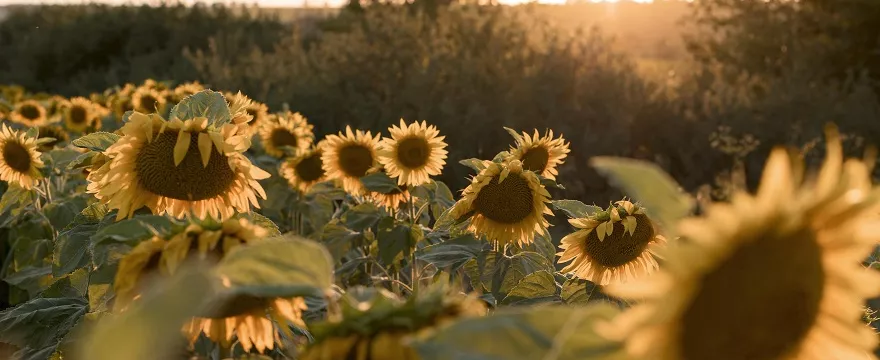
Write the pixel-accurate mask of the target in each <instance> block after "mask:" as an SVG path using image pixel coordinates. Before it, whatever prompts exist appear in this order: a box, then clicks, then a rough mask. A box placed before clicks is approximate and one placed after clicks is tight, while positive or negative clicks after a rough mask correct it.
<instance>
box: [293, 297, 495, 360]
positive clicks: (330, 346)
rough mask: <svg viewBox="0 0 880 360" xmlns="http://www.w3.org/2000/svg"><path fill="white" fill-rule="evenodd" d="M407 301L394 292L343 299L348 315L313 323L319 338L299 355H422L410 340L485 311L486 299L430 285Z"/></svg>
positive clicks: (318, 359) (320, 359)
mask: <svg viewBox="0 0 880 360" xmlns="http://www.w3.org/2000/svg"><path fill="white" fill-rule="evenodd" d="M430 290H431V291H426V292H425V293H420V294H418V295H415V296H412V297H410V298H409V299H407V301H406V302H402V301H400V300H398V299H396V298H395V297H394V295H393V294H390V293H384V292H381V291H380V292H378V293H376V294H375V296H374V297H373V299H371V300H369V301H365V302H354V303H343V306H345V307H348V308H349V309H348V311H345V313H346V314H347V317H346V318H345V319H341V321H330V322H327V323H324V324H317V325H315V326H313V327H312V330H313V332H312V333H313V334H314V335H315V342H313V343H312V344H311V345H310V346H309V347H307V348H306V350H305V352H304V353H303V354H302V356H301V357H300V359H303V360H335V359H381V360H392V359H394V360H397V359H407V360H418V359H419V356H418V354H417V353H416V351H415V350H414V349H413V348H412V347H410V345H409V344H407V339H408V338H409V337H411V336H413V335H415V334H417V333H420V332H430V331H433V330H435V329H437V328H441V327H443V326H446V325H448V324H449V323H451V322H454V321H456V320H460V319H463V318H468V317H477V316H483V315H485V314H486V306H485V305H484V303H483V302H482V301H481V300H479V299H477V298H476V297H473V296H467V297H466V296H461V295H454V294H449V293H448V292H443V291H436V290H435V289H430Z"/></svg>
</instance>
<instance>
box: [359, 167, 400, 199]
mask: <svg viewBox="0 0 880 360" xmlns="http://www.w3.org/2000/svg"><path fill="white" fill-rule="evenodd" d="M361 182H362V183H363V184H364V187H366V188H367V190H370V191H374V192H378V193H382V194H390V193H392V192H394V191H395V190H398V188H397V182H396V181H394V179H392V178H390V177H389V176H388V174H386V173H385V172H384V171H379V172H375V173H372V174H370V175H367V176H364V177H362V178H361Z"/></svg>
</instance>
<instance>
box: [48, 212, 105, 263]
mask: <svg viewBox="0 0 880 360" xmlns="http://www.w3.org/2000/svg"><path fill="white" fill-rule="evenodd" d="M107 212H108V210H107V206H106V205H104V204H101V203H94V204H92V205H89V206H88V207H86V208H85V209H83V210H82V211H81V212H80V213H79V214H78V215H76V216H75V217H74V218H73V221H71V222H70V224H68V225H67V227H66V228H64V230H62V231H61V233H60V234H58V238H57V239H56V240H55V246H54V251H53V255H52V274H53V275H54V276H56V277H61V276H64V275H66V274H69V273H71V272H73V271H74V270H76V269H78V268H81V267H84V266H86V265H87V264H88V262H89V258H88V256H86V254H87V253H88V250H89V245H90V244H91V240H90V239H91V237H92V235H93V234H94V233H95V232H96V231H98V228H99V227H100V224H101V221H102V220H103V219H104V217H105V216H106V215H107Z"/></svg>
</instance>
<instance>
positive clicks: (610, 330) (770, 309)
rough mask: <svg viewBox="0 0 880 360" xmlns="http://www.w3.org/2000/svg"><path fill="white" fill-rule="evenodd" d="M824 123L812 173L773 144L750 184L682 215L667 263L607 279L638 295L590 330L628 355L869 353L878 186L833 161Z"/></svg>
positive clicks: (879, 283)
mask: <svg viewBox="0 0 880 360" xmlns="http://www.w3.org/2000/svg"><path fill="white" fill-rule="evenodd" d="M827 134H828V135H827V137H828V144H827V145H828V152H827V155H826V158H825V163H824V164H823V165H822V167H821V169H820V170H819V172H818V174H817V175H816V176H815V177H814V178H813V179H811V180H809V181H807V182H803V181H802V180H801V179H800V176H799V175H798V174H799V171H798V170H797V169H798V168H800V166H801V164H798V163H794V162H792V161H791V159H790V158H789V155H788V153H787V152H786V150H785V149H781V148H780V149H776V150H774V151H773V152H772V153H771V155H770V158H769V160H768V161H767V165H766V167H765V169H764V173H763V175H762V179H761V183H760V186H759V188H758V192H757V194H755V195H749V194H746V193H743V192H738V193H736V194H735V195H734V196H733V197H732V200H731V202H730V203H717V204H712V205H711V206H709V208H708V209H707V211H706V215H705V216H703V217H699V218H690V219H685V220H683V221H682V222H681V223H680V224H679V226H678V230H679V234H680V235H681V236H682V238H684V239H687V241H686V242H681V243H679V244H677V246H675V247H670V248H669V251H668V252H667V253H665V259H666V260H667V261H666V262H665V264H666V268H664V269H663V270H661V271H658V272H656V273H655V274H654V275H652V276H649V277H647V278H645V279H639V280H637V281H633V282H630V283H627V284H622V285H616V286H611V287H609V288H608V289H607V290H608V291H609V292H610V293H611V294H612V295H616V296H619V297H623V298H625V299H633V300H640V303H639V304H638V305H636V306H635V307H633V308H631V309H629V310H628V311H627V312H625V313H623V314H622V315H621V316H620V317H619V318H617V319H615V320H614V322H613V323H611V324H605V325H606V326H603V327H602V328H601V332H602V333H604V334H605V335H606V336H608V337H611V338H614V339H620V340H625V341H626V345H627V349H628V350H629V352H630V353H631V355H633V356H635V357H638V358H649V359H660V360H664V359H685V360H687V359H721V360H724V359H831V358H835V359H860V358H870V356H869V355H868V354H869V353H870V352H871V351H872V350H873V348H874V347H875V346H876V343H877V336H876V335H875V334H873V333H872V332H871V331H870V330H869V328H868V327H867V326H865V324H864V323H862V322H861V319H860V318H861V315H862V314H863V306H864V303H865V300H866V298H870V297H873V296H876V295H877V294H878V293H880V275H878V274H877V273H876V272H874V271H870V270H866V269H864V268H863V267H862V264H861V262H862V261H863V260H864V258H865V257H866V256H867V255H868V254H870V252H871V250H872V249H873V247H874V246H876V244H877V243H878V242H880V232H878V231H877V229H880V219H878V217H877V216H876V213H877V210H878V205H880V196H878V195H880V192H878V190H877V189H875V188H873V186H872V185H871V179H870V176H869V175H868V174H869V171H868V169H869V168H870V166H868V165H866V164H865V163H864V162H862V161H859V160H846V161H844V160H843V155H842V154H843V151H842V148H841V145H840V141H839V137H838V134H837V131H836V129H835V128H833V127H829V128H828V130H827ZM793 164H795V167H793V166H792V165H793ZM606 241H607V240H606ZM719 309H722V310H721V311H723V313H724V317H725V319H728V320H730V321H726V322H725V323H724V326H718V323H717V322H716V321H715V320H713V319H712V318H716V319H717V315H718V311H719Z"/></svg>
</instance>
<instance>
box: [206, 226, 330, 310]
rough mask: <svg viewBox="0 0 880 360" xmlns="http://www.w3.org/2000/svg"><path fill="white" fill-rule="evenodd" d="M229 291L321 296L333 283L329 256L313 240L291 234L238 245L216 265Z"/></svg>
mask: <svg viewBox="0 0 880 360" xmlns="http://www.w3.org/2000/svg"><path fill="white" fill-rule="evenodd" d="M217 271H218V273H219V274H220V275H221V276H222V277H225V278H227V279H229V282H230V283H231V284H232V289H231V292H232V293H236V294H248V295H254V296H262V297H294V296H306V295H313V296H323V295H324V291H326V290H327V289H329V288H330V286H331V285H332V284H333V259H331V258H330V253H329V252H328V251H327V249H326V248H325V247H324V246H323V245H321V244H319V243H316V242H314V241H311V240H307V239H304V238H300V237H296V236H293V235H289V236H282V237H277V238H274V239H267V240H264V241H262V242H259V243H255V244H251V245H248V246H241V247H238V248H236V249H235V250H233V251H231V252H230V253H229V254H227V255H226V256H225V257H224V258H223V261H221V262H220V264H219V265H218V267H217Z"/></svg>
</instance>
